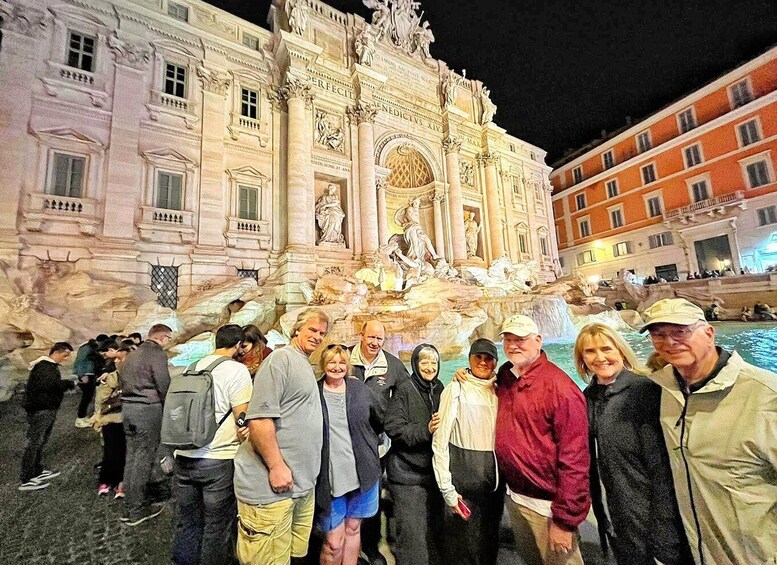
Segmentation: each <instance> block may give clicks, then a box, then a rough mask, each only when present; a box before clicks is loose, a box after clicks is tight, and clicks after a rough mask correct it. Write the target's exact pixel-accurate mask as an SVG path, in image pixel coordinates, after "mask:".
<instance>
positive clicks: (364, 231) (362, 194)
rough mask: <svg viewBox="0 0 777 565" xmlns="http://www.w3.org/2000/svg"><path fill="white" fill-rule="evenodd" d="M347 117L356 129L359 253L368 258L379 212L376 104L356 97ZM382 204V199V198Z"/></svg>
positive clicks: (375, 244)
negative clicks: (376, 180)
mask: <svg viewBox="0 0 777 565" xmlns="http://www.w3.org/2000/svg"><path fill="white" fill-rule="evenodd" d="M348 114H349V116H351V119H355V120H356V123H357V124H358V128H359V203H360V209H361V214H362V217H361V219H360V222H361V239H362V255H363V256H364V257H365V258H366V257H371V256H372V255H373V254H374V253H375V251H376V250H377V249H378V245H379V243H378V241H379V237H378V235H379V230H378V222H379V219H378V218H379V215H380V214H379V211H378V202H377V193H376V190H375V188H376V187H375V138H374V133H373V124H374V123H375V116H377V114H378V107H377V106H375V105H374V104H371V103H369V102H364V101H362V100H358V101H357V102H356V105H354V106H353V107H351V108H348ZM384 204H385V201H384Z"/></svg>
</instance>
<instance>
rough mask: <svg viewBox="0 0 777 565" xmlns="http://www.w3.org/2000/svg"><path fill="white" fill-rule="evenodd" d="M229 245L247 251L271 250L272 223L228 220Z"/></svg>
mask: <svg viewBox="0 0 777 565" xmlns="http://www.w3.org/2000/svg"><path fill="white" fill-rule="evenodd" d="M227 222H228V224H227V233H226V234H225V235H226V237H227V245H228V246H229V247H240V248H247V249H256V248H257V246H258V247H259V249H270V244H271V240H272V234H271V233H270V222H268V221H266V220H245V219H243V218H236V217H234V216H230V217H229V218H227Z"/></svg>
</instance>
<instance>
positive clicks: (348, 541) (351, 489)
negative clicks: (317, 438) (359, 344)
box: [316, 344, 382, 565]
mask: <svg viewBox="0 0 777 565" xmlns="http://www.w3.org/2000/svg"><path fill="white" fill-rule="evenodd" d="M349 358H350V351H349V350H348V349H347V348H346V347H345V346H344V345H337V344H332V345H330V346H328V347H327V348H326V350H324V353H323V354H322V355H321V370H322V371H323V376H322V378H321V380H319V382H318V388H319V392H320V394H321V408H322V412H323V415H324V443H323V446H322V449H321V471H320V473H319V475H318V483H317V484H316V527H317V529H318V530H319V531H321V532H322V533H323V534H324V543H323V546H322V547H321V564H322V565H341V564H342V565H356V563H357V561H358V559H359V552H360V547H361V534H360V532H361V529H360V528H361V521H362V519H364V518H370V517H372V516H374V515H375V514H376V513H377V512H378V502H379V497H380V475H381V468H380V458H379V457H378V433H379V432H380V431H382V430H381V429H380V415H379V411H378V409H377V406H376V404H375V403H374V401H373V397H372V393H371V392H370V389H369V388H367V385H365V384H364V383H363V382H362V381H360V380H359V379H352V378H348V376H347V375H348V368H349V367H348V360H349Z"/></svg>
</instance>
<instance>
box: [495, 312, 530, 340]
mask: <svg viewBox="0 0 777 565" xmlns="http://www.w3.org/2000/svg"><path fill="white" fill-rule="evenodd" d="M507 333H510V334H515V335H517V336H518V337H525V336H527V335H529V334H537V335H539V334H540V329H539V328H538V327H537V324H535V323H534V320H532V319H531V318H529V316H523V315H521V314H516V315H515V316H510V317H509V318H507V319H506V320H505V321H504V322H503V323H502V330H501V331H500V332H499V336H500V337H501V336H502V335H504V334H507Z"/></svg>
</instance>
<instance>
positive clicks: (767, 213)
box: [758, 206, 777, 226]
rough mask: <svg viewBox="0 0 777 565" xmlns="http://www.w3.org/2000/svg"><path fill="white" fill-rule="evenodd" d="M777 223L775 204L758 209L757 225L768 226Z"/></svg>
mask: <svg viewBox="0 0 777 565" xmlns="http://www.w3.org/2000/svg"><path fill="white" fill-rule="evenodd" d="M770 224H777V206H767V207H766V208H759V209H758V225H759V226H768V225H770Z"/></svg>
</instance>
